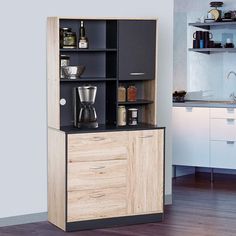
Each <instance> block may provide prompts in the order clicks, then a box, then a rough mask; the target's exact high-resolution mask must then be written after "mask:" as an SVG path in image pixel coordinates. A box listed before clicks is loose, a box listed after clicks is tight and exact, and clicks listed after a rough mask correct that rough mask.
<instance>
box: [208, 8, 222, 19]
mask: <svg viewBox="0 0 236 236" xmlns="http://www.w3.org/2000/svg"><path fill="white" fill-rule="evenodd" d="M209 13H211V14H212V16H213V18H214V20H215V21H217V20H219V19H220V11H219V10H217V9H212V10H210V11H209Z"/></svg>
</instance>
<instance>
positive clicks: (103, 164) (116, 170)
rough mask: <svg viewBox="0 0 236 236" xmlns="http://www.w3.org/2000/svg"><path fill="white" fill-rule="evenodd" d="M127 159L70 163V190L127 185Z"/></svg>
mask: <svg viewBox="0 0 236 236" xmlns="http://www.w3.org/2000/svg"><path fill="white" fill-rule="evenodd" d="M126 173H127V160H109V161H92V162H73V161H71V162H70V163H68V191H72V190H85V189H100V188H109V187H124V186H126Z"/></svg>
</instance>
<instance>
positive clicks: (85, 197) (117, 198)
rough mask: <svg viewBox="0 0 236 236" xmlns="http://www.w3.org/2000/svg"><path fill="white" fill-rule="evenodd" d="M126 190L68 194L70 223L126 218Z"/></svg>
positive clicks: (88, 191)
mask: <svg viewBox="0 0 236 236" xmlns="http://www.w3.org/2000/svg"><path fill="white" fill-rule="evenodd" d="M126 204H127V203H126V188H111V189H101V190H87V191H74V192H68V214H67V217H68V218H67V219H68V222H73V221H80V220H89V219H101V218H109V217H119V216H124V215H126V214H127V213H126V212H127V210H126V209H127V206H126Z"/></svg>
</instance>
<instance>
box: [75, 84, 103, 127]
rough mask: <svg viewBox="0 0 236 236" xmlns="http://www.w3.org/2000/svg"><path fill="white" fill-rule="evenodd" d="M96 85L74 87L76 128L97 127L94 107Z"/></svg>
mask: <svg viewBox="0 0 236 236" xmlns="http://www.w3.org/2000/svg"><path fill="white" fill-rule="evenodd" d="M96 93H97V87H96V86H90V85H87V86H80V87H76V88H74V125H75V126H76V127H78V128H98V122H97V114H96V110H95V108H94V102H95V98H96Z"/></svg>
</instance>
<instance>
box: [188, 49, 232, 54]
mask: <svg viewBox="0 0 236 236" xmlns="http://www.w3.org/2000/svg"><path fill="white" fill-rule="evenodd" d="M188 50H189V51H191V52H199V53H206V54H210V53H217V52H218V53H220V52H221V53H222V52H231V53H236V48H189V49H188Z"/></svg>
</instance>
